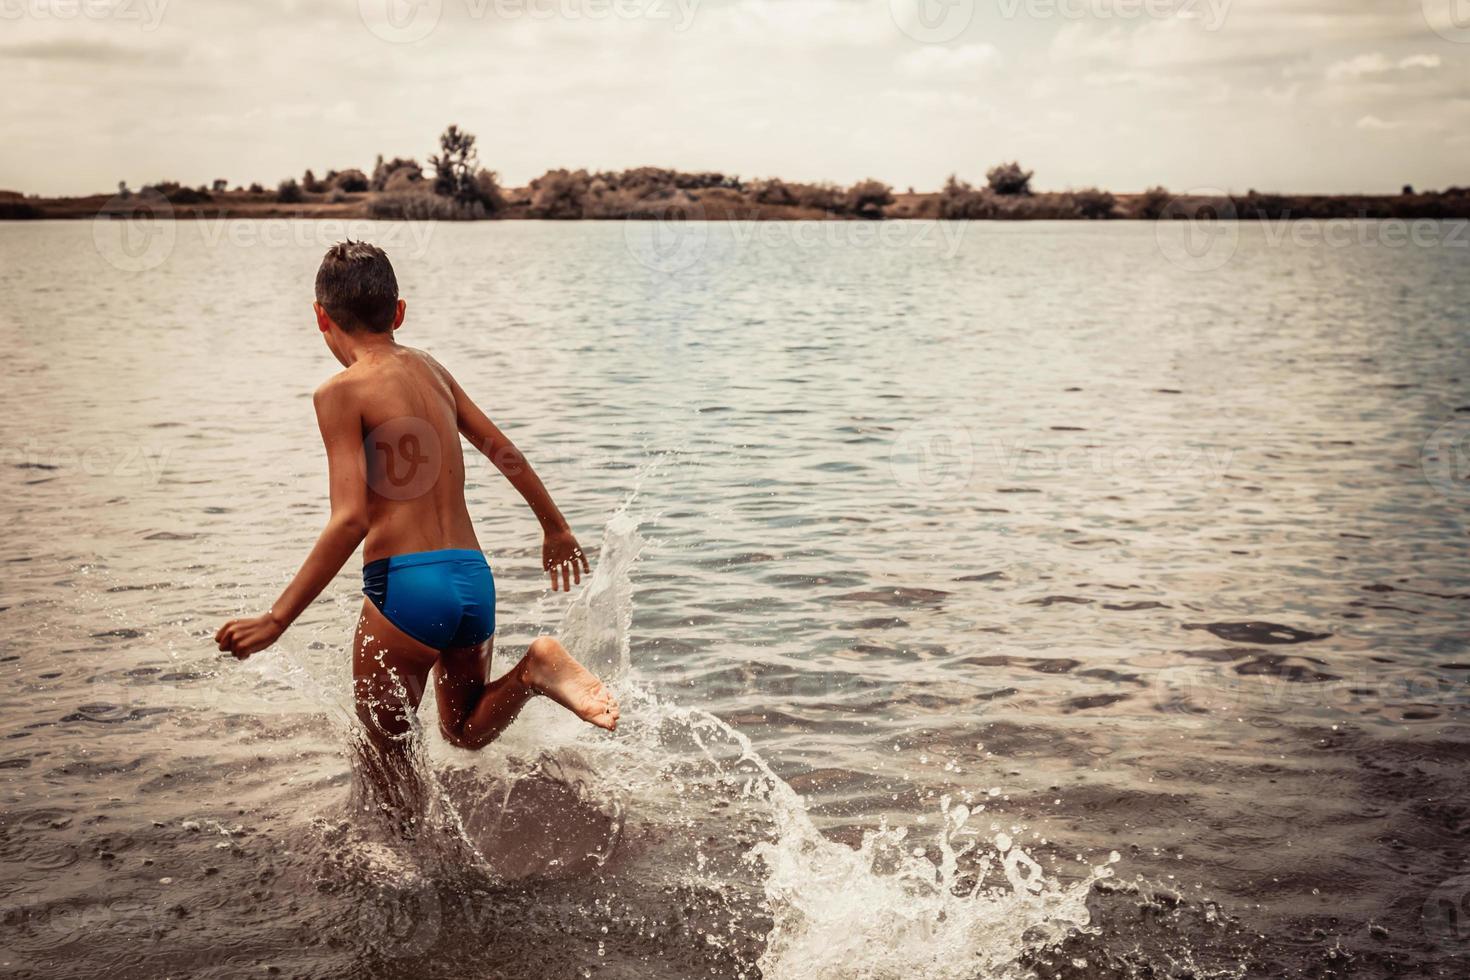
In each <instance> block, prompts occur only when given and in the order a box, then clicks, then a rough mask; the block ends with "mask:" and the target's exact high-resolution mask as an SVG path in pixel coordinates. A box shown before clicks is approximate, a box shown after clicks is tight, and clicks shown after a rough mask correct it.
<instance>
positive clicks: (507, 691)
mask: <svg viewBox="0 0 1470 980" xmlns="http://www.w3.org/2000/svg"><path fill="white" fill-rule="evenodd" d="M491 642H492V641H491V640H486V641H485V642H484V643H482V644H480V645H479V646H475V647H465V648H462V649H458V650H446V651H444V653H443V654H441V655H440V657H439V663H438V664H436V665H435V667H434V699H435V700H436V701H437V702H438V704H439V730H440V731H441V732H443V734H444V738H445V739H446V740H447V741H448V742H450V743H451V744H453V745H458V746H459V747H460V748H465V749H478V748H483V747H484V746H485V745H488V744H489V743H490V742H492V741H494V740H495V738H496V736H498V735H499V734H500V733H501V732H503V731H505V729H506V726H507V725H509V724H510V723H511V722H512V721H514V720H515V717H516V715H518V714H520V711H521V709H522V708H524V707H525V706H526V702H527V701H529V700H530V699H531V698H532V696H534V695H536V694H545V695H546V696H547V697H549V698H551V699H552V700H553V701H555V702H556V703H557V704H560V705H561V706H562V707H564V708H566V709H567V710H569V711H571V712H573V713H574V714H576V715H577V716H578V717H579V718H581V719H582V720H583V721H586V722H589V723H591V724H593V725H597V726H598V727H600V728H606V729H609V730H612V729H615V728H617V724H618V703H617V701H616V700H615V699H614V698H613V696H612V693H611V692H610V691H608V690H607V688H605V687H603V686H602V682H601V681H599V680H598V679H597V678H596V677H594V676H593V675H592V673H591V672H590V671H589V670H587V668H585V667H583V666H582V665H581V664H579V663H577V661H576V660H574V659H572V655H571V654H569V653H567V651H566V648H565V647H563V646H562V645H561V644H560V643H558V642H557V641H556V640H555V639H553V638H552V637H549V636H538V637H537V638H536V639H535V640H532V641H531V646H530V648H529V649H528V650H527V651H526V655H525V656H524V657H522V658H521V661H520V663H518V664H516V665H515V666H514V667H513V668H511V669H510V670H509V671H507V672H506V673H505V675H504V676H502V677H498V678H496V679H495V680H493V681H490V682H488V683H487V682H486V680H485V677H486V675H487V673H488V672H489V668H490V649H491Z"/></svg>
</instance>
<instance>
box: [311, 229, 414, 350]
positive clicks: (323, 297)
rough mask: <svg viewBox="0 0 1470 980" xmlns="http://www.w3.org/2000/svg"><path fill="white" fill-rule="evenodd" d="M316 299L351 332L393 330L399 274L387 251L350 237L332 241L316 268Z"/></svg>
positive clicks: (396, 308) (336, 321) (384, 331)
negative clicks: (395, 271) (333, 243)
mask: <svg viewBox="0 0 1470 980" xmlns="http://www.w3.org/2000/svg"><path fill="white" fill-rule="evenodd" d="M316 301H317V302H318V303H320V304H322V306H323V307H324V308H325V309H326V311H327V315H328V316H330V317H331V318H332V320H333V321H334V322H335V323H336V324H337V326H339V327H341V328H342V329H343V330H346V331H347V332H348V333H352V332H355V331H358V330H367V331H370V332H372V333H387V332H388V331H389V330H392V329H393V318H394V316H395V315H396V314H397V313H398V278H397V277H396V276H394V275H393V263H391V262H389V261H388V253H386V252H384V251H383V250H382V249H381V248H378V246H376V245H372V244H369V243H368V242H354V241H351V240H350V239H349V240H348V241H345V242H338V243H337V244H336V245H333V246H332V247H331V248H329V249H327V254H326V255H325V256H323V258H322V265H321V268H320V269H318V270H317V271H316Z"/></svg>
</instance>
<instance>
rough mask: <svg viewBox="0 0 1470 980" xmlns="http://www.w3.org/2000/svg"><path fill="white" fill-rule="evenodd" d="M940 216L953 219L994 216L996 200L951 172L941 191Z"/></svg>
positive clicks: (967, 219) (962, 219) (963, 219)
mask: <svg viewBox="0 0 1470 980" xmlns="http://www.w3.org/2000/svg"><path fill="white" fill-rule="evenodd" d="M939 217H941V218H944V219H947V220H951V221H969V220H972V219H977V218H993V217H995V202H994V201H993V200H991V198H990V197H988V196H987V195H986V193H985V192H984V191H977V190H976V189H975V188H974V187H973V186H971V185H970V183H969V182H968V181H964V180H960V179H959V177H957V176H956V175H954V174H950V175H949V179H948V180H946V181H945V182H944V189H943V190H941V191H940V192H939Z"/></svg>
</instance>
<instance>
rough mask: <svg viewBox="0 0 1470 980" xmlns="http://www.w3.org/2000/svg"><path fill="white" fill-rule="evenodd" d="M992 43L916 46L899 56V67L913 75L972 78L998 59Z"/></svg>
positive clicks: (926, 77)
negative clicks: (951, 46)
mask: <svg viewBox="0 0 1470 980" xmlns="http://www.w3.org/2000/svg"><path fill="white" fill-rule="evenodd" d="M995 54H996V51H995V47H994V46H993V45H990V44H962V45H960V46H958V47H953V48H946V47H941V46H939V45H934V44H928V45H924V46H923V47H918V48H914V49H913V50H911V51H909V52H907V53H906V54H904V55H903V56H901V57H900V58H899V59H898V70H899V72H900V73H901V74H903V75H907V76H908V77H910V78H923V79H953V80H964V79H973V78H976V77H978V76H979V74H980V72H981V71H982V70H983V69H984V68H985V66H986V65H988V64H990V63H991V62H992V61H993V60H995Z"/></svg>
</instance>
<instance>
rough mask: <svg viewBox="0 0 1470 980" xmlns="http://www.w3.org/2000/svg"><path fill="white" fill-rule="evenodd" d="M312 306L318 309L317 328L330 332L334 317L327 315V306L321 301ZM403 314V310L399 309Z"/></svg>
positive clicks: (400, 313)
mask: <svg viewBox="0 0 1470 980" xmlns="http://www.w3.org/2000/svg"><path fill="white" fill-rule="evenodd" d="M311 308H312V309H313V310H315V311H316V328H317V329H318V330H320V331H321V332H322V333H328V332H329V331H330V330H331V329H332V318H331V317H330V316H328V315H327V309H326V307H324V306H322V304H320V303H312V304H311ZM399 316H400V317H401V316H402V311H399Z"/></svg>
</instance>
